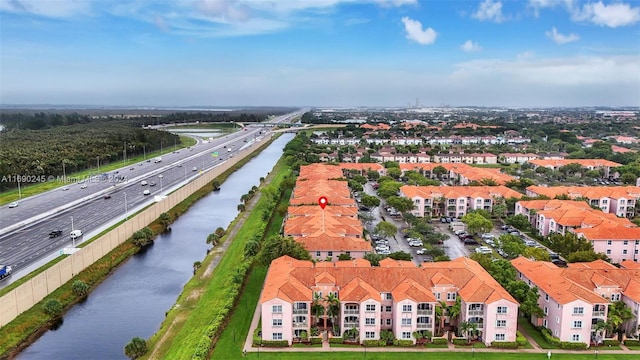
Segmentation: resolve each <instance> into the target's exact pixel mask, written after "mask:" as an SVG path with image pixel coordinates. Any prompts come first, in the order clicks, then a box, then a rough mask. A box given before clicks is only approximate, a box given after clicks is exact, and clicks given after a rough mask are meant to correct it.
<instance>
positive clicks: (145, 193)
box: [142, 190, 151, 196]
mask: <svg viewBox="0 0 640 360" xmlns="http://www.w3.org/2000/svg"><path fill="white" fill-rule="evenodd" d="M149 194H151V191H149V190H145V191H143V192H142V195H145V196H146V195H149Z"/></svg>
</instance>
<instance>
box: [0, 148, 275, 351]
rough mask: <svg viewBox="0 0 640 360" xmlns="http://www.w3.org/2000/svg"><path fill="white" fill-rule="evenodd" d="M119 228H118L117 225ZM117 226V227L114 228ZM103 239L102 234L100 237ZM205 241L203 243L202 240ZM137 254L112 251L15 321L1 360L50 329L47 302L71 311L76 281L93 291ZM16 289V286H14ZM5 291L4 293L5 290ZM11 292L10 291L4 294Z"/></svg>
mask: <svg viewBox="0 0 640 360" xmlns="http://www.w3.org/2000/svg"><path fill="white" fill-rule="evenodd" d="M276 138H277V137H273V138H272V139H271V140H270V141H268V142H267V143H265V144H264V145H262V146H261V147H260V148H258V149H257V150H256V151H254V152H253V153H251V154H249V155H248V156H247V157H245V158H243V159H242V160H241V161H239V162H238V163H237V164H235V165H234V166H232V167H231V168H230V169H229V170H227V171H225V172H223V173H222V174H220V175H219V176H218V177H216V180H217V181H218V182H219V183H221V184H222V183H224V181H225V180H226V179H227V178H228V177H229V176H230V175H231V174H232V173H233V172H235V171H237V170H238V169H240V168H241V167H242V166H244V165H245V164H246V163H247V162H249V161H250V160H251V159H252V158H253V157H255V156H257V155H258V154H259V153H260V152H261V151H262V150H264V149H265V148H266V147H267V146H269V145H270V144H271V142H272V141H273V140H275V139H276ZM211 191H213V186H212V183H209V184H207V185H206V186H204V187H203V188H201V189H199V190H198V191H196V192H195V193H193V194H192V195H191V196H189V197H187V198H186V199H185V200H183V201H182V202H181V203H179V204H178V205H176V206H175V207H174V208H173V209H171V210H170V211H169V213H170V215H171V218H172V219H173V220H175V219H176V218H178V217H179V216H180V215H181V214H183V213H184V212H186V211H187V210H188V209H189V207H190V206H191V205H193V204H194V203H195V202H196V201H198V200H199V199H200V198H202V197H204V196H206V195H208V194H209V193H211ZM118 225H119V224H118ZM115 226H117V225H114V227H115ZM149 227H150V228H151V229H152V230H153V232H154V234H157V233H159V232H160V231H161V229H162V225H161V224H160V223H159V222H158V221H157V220H156V221H154V222H153V223H152V224H150V225H149ZM101 235H102V234H101ZM96 238H97V236H96V237H94V238H93V239H91V240H89V241H86V242H84V243H83V244H82V245H81V246H86V244H88V243H90V242H91V241H93V240H94V239H96ZM203 241H204V240H203ZM137 251H138V248H137V247H136V246H134V245H133V244H132V243H131V241H130V240H129V241H126V242H125V243H123V244H122V245H120V246H118V247H116V248H115V249H113V250H112V251H111V252H110V253H108V254H107V255H106V256H104V257H103V258H101V259H99V260H98V261H96V262H95V263H94V264H92V265H91V266H89V267H88V268H87V269H85V270H84V271H82V272H81V273H79V274H78V275H76V276H75V277H74V278H73V279H71V281H69V282H67V283H65V284H63V285H62V286H61V287H60V288H58V289H57V290H55V291H54V292H53V293H51V294H49V295H48V296H47V297H45V298H44V299H43V300H42V301H40V302H39V303H37V304H36V305H34V306H33V307H32V308H31V309H29V310H27V311H25V312H23V313H22V314H20V315H19V316H18V317H17V318H16V319H14V320H13V321H12V322H10V323H9V324H7V325H5V326H3V327H2V329H1V331H0V358H6V357H9V356H11V355H12V353H15V352H18V351H19V350H20V349H21V347H22V346H25V345H28V344H29V342H30V341H33V340H34V335H36V334H37V333H38V332H39V331H43V330H46V329H48V328H49V327H50V326H51V320H52V319H51V318H50V317H49V316H48V315H46V314H45V313H44V312H43V311H42V304H44V302H46V301H47V300H48V299H54V298H55V299H58V300H60V301H61V302H62V305H63V307H64V308H65V311H67V310H68V309H69V308H71V307H72V306H73V305H74V304H76V303H77V302H78V301H80V300H81V299H80V298H79V297H77V296H76V295H74V294H73V291H72V290H71V284H72V283H73V281H75V280H82V281H84V282H85V283H87V284H88V285H89V286H90V287H91V288H92V289H93V288H95V287H96V286H97V285H98V284H99V283H100V282H102V281H103V280H104V279H106V278H107V277H108V276H109V274H110V273H111V271H112V270H113V269H115V268H116V267H117V266H119V265H120V264H121V263H123V262H124V261H125V260H127V259H128V258H129V257H130V256H132V255H133V254H135V253H136V252H137ZM63 258H64V257H59V258H57V259H55V260H53V261H51V262H49V263H48V264H46V265H44V266H43V267H41V268H39V269H38V270H35V271H34V272H32V273H31V274H29V275H27V276H25V277H24V278H23V279H21V280H20V283H24V282H26V281H28V280H29V279H30V278H32V277H33V276H35V275H36V274H39V273H41V272H43V271H45V270H46V269H48V268H50V267H51V266H52V265H53V264H55V263H57V262H59V261H61V260H62V259H63ZM15 286H17V285H15ZM15 286H14V284H12V285H11V289H12V288H14V287H15ZM3 290H4V289H3ZM5 291H9V290H5Z"/></svg>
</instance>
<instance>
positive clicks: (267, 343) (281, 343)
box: [262, 340, 289, 347]
mask: <svg viewBox="0 0 640 360" xmlns="http://www.w3.org/2000/svg"><path fill="white" fill-rule="evenodd" d="M262 346H264V347H289V342H288V341H287V340H263V341H262Z"/></svg>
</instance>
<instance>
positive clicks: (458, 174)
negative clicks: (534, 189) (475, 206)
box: [400, 162, 515, 185]
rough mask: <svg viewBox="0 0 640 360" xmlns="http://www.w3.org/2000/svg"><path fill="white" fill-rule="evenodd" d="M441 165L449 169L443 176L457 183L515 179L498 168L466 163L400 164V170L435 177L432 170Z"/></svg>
mask: <svg viewBox="0 0 640 360" xmlns="http://www.w3.org/2000/svg"><path fill="white" fill-rule="evenodd" d="M438 166H441V167H443V168H445V169H447V170H448V171H449V174H447V175H446V176H445V177H444V178H445V179H450V180H452V181H453V182H454V183H455V184H457V185H469V184H470V183H471V182H474V181H475V182H479V183H481V182H482V181H487V180H490V181H494V182H495V183H496V184H498V185H504V184H506V183H508V182H509V181H512V180H515V178H514V177H512V176H510V175H507V174H503V173H501V172H500V170H499V169H487V168H476V167H473V166H470V165H467V164H462V163H460V164H451V163H435V162H434V163H429V164H426V163H425V164H420V163H418V164H400V170H402V172H403V173H404V172H405V171H409V170H413V171H418V172H420V173H422V174H425V175H426V176H429V177H431V178H435V175H433V173H432V171H433V169H434V168H436V167H438Z"/></svg>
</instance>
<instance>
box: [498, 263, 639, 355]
mask: <svg viewBox="0 0 640 360" xmlns="http://www.w3.org/2000/svg"><path fill="white" fill-rule="evenodd" d="M511 264H513V266H514V267H515V268H516V270H517V272H518V273H517V277H518V279H520V280H523V281H524V282H525V283H527V284H529V286H535V287H537V288H538V292H539V294H540V297H539V300H538V305H540V307H541V308H542V309H543V310H544V314H545V315H544V316H543V317H542V318H540V319H537V318H533V319H532V321H533V322H534V323H537V324H538V325H540V326H544V327H546V328H547V329H549V330H551V333H552V334H553V336H555V337H557V338H558V339H560V340H561V341H569V342H583V343H586V344H592V343H600V342H601V341H602V339H603V338H604V336H605V334H603V333H601V332H599V331H596V325H597V324H598V323H599V322H602V321H607V316H608V307H609V304H610V303H611V302H613V301H623V302H624V303H625V304H626V305H627V306H628V307H629V308H630V309H631V311H632V313H633V319H631V320H629V321H627V322H626V323H625V324H623V325H624V327H625V329H626V331H627V332H628V333H632V334H637V333H638V312H639V311H640V269H626V268H620V269H619V268H617V267H615V266H613V265H611V264H609V263H607V262H605V261H602V260H597V261H593V262H590V263H576V264H569V267H568V268H559V267H557V266H555V265H553V264H552V263H550V262H546V261H533V260H529V259H527V258H524V257H519V258H517V259H514V260H511Z"/></svg>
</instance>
